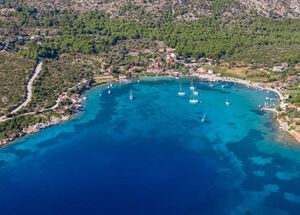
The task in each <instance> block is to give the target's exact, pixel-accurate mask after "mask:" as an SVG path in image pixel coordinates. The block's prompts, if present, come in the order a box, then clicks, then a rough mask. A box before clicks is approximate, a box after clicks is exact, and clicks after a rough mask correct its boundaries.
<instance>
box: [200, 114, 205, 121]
mask: <svg viewBox="0 0 300 215" xmlns="http://www.w3.org/2000/svg"><path fill="white" fill-rule="evenodd" d="M205 121H206V113H205V114H204V115H203V117H202V119H201V122H205Z"/></svg>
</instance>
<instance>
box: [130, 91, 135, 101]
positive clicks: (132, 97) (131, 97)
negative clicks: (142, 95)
mask: <svg viewBox="0 0 300 215" xmlns="http://www.w3.org/2000/svg"><path fill="white" fill-rule="evenodd" d="M129 99H130V100H133V99H134V96H133V94H132V90H130V95H129Z"/></svg>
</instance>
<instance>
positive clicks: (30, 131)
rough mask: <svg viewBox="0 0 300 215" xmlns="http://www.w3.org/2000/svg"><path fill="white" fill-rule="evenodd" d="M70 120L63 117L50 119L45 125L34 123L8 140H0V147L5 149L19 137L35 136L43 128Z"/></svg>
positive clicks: (70, 116) (67, 116)
mask: <svg viewBox="0 0 300 215" xmlns="http://www.w3.org/2000/svg"><path fill="white" fill-rule="evenodd" d="M71 118H72V115H65V116H62V117H51V118H50V120H49V121H47V122H45V123H36V124H35V125H32V126H29V127H27V128H24V129H23V130H22V131H21V132H18V133H15V134H13V135H10V137H8V138H5V139H2V140H0V147H5V146H7V145H9V144H11V143H12V142H13V141H15V140H16V139H18V138H20V137H24V136H26V135H31V134H36V133H38V132H39V131H40V130H42V129H44V128H48V127H50V126H53V125H57V124H60V123H62V122H65V121H68V120H70V119H71Z"/></svg>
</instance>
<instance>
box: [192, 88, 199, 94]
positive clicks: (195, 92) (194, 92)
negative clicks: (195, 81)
mask: <svg viewBox="0 0 300 215" xmlns="http://www.w3.org/2000/svg"><path fill="white" fill-rule="evenodd" d="M192 93H193V94H194V95H195V96H198V95H199V92H197V91H196V88H195V89H194V90H193V92H192Z"/></svg>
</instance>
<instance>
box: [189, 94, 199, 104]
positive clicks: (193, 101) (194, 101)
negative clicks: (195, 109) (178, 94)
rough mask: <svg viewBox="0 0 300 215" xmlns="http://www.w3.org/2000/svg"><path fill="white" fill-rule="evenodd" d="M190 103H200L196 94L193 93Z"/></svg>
mask: <svg viewBox="0 0 300 215" xmlns="http://www.w3.org/2000/svg"><path fill="white" fill-rule="evenodd" d="M190 103H191V104H196V103H199V100H198V99H196V98H195V96H194V94H191V97H190Z"/></svg>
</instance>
